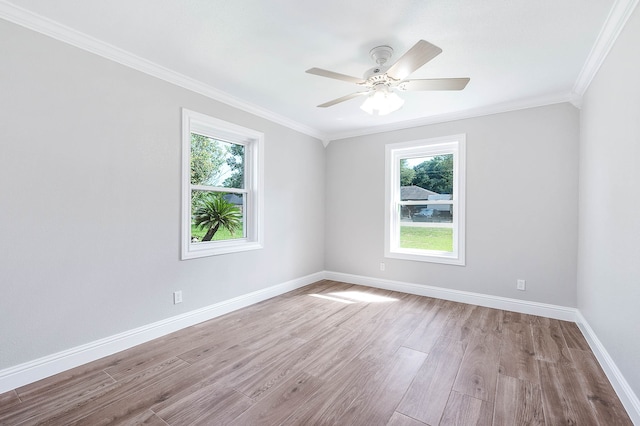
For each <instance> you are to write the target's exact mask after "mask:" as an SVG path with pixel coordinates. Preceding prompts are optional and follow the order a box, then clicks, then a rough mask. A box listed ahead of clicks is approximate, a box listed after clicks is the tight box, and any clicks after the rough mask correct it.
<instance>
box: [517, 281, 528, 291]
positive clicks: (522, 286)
mask: <svg viewBox="0 0 640 426" xmlns="http://www.w3.org/2000/svg"><path fill="white" fill-rule="evenodd" d="M516 288H517V289H518V290H522V291H525V290H526V289H527V282H526V281H525V280H518V284H517V286H516Z"/></svg>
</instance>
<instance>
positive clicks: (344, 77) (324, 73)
mask: <svg viewBox="0 0 640 426" xmlns="http://www.w3.org/2000/svg"><path fill="white" fill-rule="evenodd" d="M306 72H307V73H309V74H314V75H319V76H320V77H328V78H333V79H336V80H342V81H346V82H348V83H355V84H362V83H364V81H363V80H362V79H361V78H357V77H351V76H350V75H345V74H340V73H338V72H333V71H327V70H323V69H321V68H309V69H308V70H307V71H306Z"/></svg>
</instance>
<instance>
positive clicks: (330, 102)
mask: <svg viewBox="0 0 640 426" xmlns="http://www.w3.org/2000/svg"><path fill="white" fill-rule="evenodd" d="M368 93H369V92H356V93H352V94H350V95H346V96H343V97H341V98H338V99H334V100H332V101H329V102H325V103H323V104H320V105H318V108H326V107H330V106H333V105H335V104H339V103H340V102H344V101H348V100H349V99H353V98H357V97H358V96H362V95H366V94H368Z"/></svg>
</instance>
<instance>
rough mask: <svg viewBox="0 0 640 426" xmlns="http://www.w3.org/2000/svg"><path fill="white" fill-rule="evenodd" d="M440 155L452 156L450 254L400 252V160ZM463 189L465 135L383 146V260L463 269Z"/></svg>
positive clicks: (420, 251)
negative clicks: (451, 236)
mask: <svg viewBox="0 0 640 426" xmlns="http://www.w3.org/2000/svg"><path fill="white" fill-rule="evenodd" d="M442 154H453V179H454V185H453V200H454V202H453V213H454V214H453V252H452V253H449V252H442V251H435V250H419V249H403V248H400V247H399V239H400V237H399V232H400V214H399V211H400V209H399V208H398V207H399V206H400V160H401V159H403V158H412V157H414V158H415V157H428V156H435V155H442ZM465 186H466V135H465V134H458V135H450V136H443V137H437V138H429V139H420V140H414V141H409V142H400V143H393V144H387V145H386V146H385V237H384V246H385V247H384V249H385V253H384V255H385V257H388V258H394V259H404V260H414V261H420V262H433V263H444V264H449V265H459V266H464V265H465V223H466V220H465V210H466V209H465V192H466V191H465ZM422 204H424V203H422ZM431 204H438V203H431ZM447 204H448V203H447Z"/></svg>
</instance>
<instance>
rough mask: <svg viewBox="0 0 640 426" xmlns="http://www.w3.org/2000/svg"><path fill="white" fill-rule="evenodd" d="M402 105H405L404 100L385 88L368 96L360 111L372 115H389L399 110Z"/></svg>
mask: <svg viewBox="0 0 640 426" xmlns="http://www.w3.org/2000/svg"><path fill="white" fill-rule="evenodd" d="M402 105H404V99H402V98H401V97H400V96H398V94H397V93H395V92H391V91H389V90H388V89H386V88H385V89H383V90H375V91H374V92H373V93H372V94H370V95H369V96H367V99H365V101H364V103H363V104H362V105H361V106H360V109H362V110H363V111H364V112H366V113H367V114H370V115H387V114H389V113H392V112H394V111H397V110H399V109H400V108H401V107H402Z"/></svg>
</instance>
